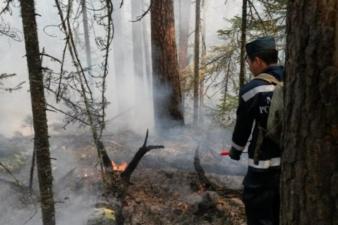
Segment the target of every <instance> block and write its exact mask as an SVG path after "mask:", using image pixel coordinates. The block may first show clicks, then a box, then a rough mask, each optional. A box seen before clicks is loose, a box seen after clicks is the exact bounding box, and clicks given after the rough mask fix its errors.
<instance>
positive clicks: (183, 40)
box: [178, 0, 191, 70]
mask: <svg viewBox="0 0 338 225" xmlns="http://www.w3.org/2000/svg"><path fill="white" fill-rule="evenodd" d="M179 6H180V7H179V18H180V21H179V40H178V44H179V48H178V52H179V55H178V61H179V66H180V70H183V69H184V68H185V67H186V66H188V64H189V58H188V44H189V27H190V26H189V25H190V11H191V0H179Z"/></svg>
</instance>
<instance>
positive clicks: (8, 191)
mask: <svg viewBox="0 0 338 225" xmlns="http://www.w3.org/2000/svg"><path fill="white" fill-rule="evenodd" d="M191 137H193V138H191ZM143 138H144V137H142V136H140V135H136V134H133V133H130V132H120V133H118V134H115V135H107V136H106V137H105V145H106V148H107V151H108V153H109V155H110V157H111V159H112V160H114V161H116V162H117V163H121V162H123V161H126V162H128V161H129V160H130V159H131V157H132V156H133V154H134V153H135V152H136V151H137V149H138V147H140V146H141V145H142V143H143ZM196 139H199V141H198V142H196ZM201 140H202V141H201ZM16 142H18V143H19V142H20V141H19V140H16ZM22 143H23V147H24V148H25V147H26V148H27V146H28V143H29V141H27V139H25V141H22ZM149 143H150V144H164V145H165V146H166V148H165V149H162V150H153V151H152V152H150V153H149V154H148V155H146V156H145V157H144V159H143V160H142V162H141V163H140V165H139V167H138V168H137V170H136V171H135V173H134V174H133V176H132V179H131V182H132V185H130V186H129V188H128V191H127V195H126V198H125V200H124V202H123V215H124V217H125V224H126V225H142V224H144V225H161V224H163V225H175V224H177V225H179V224H182V225H188V224H189V225H194V224H196V225H204V224H205V225H209V224H210V225H218V224H220V225H221V224H225V225H227V224H229V225H231V224H233V225H243V224H245V221H244V208H243V204H242V202H241V201H240V198H239V197H231V196H230V197H229V196H226V195H223V194H221V193H216V192H213V191H208V190H206V189H205V188H203V187H202V186H201V185H200V183H199V180H198V176H197V174H196V173H195V171H194V168H193V153H194V151H195V149H196V147H197V145H199V146H200V149H202V150H203V149H204V150H203V151H202V152H201V163H202V166H203V167H204V168H205V170H206V173H207V176H208V177H209V178H210V179H211V180H213V181H214V182H216V183H218V184H219V185H223V186H225V187H228V188H232V189H240V188H241V180H242V174H243V167H244V166H243V165H239V166H238V165H235V164H232V162H231V161H230V160H226V159H223V158H221V157H219V156H218V155H217V151H218V149H219V148H220V146H217V145H216V144H210V143H214V141H213V140H212V139H210V138H207V139H205V140H203V139H202V138H198V137H196V134H193V133H181V134H180V135H178V136H175V138H172V137H170V135H169V136H166V137H165V138H160V137H150V140H149ZM213 149H214V150H213ZM27 151H28V153H27ZM27 151H26V150H25V151H24V154H23V155H26V164H25V165H24V166H22V168H21V170H18V171H16V172H15V175H16V176H17V177H18V179H19V180H22V181H24V182H23V183H27V182H26V181H27V180H28V178H27V176H28V174H29V172H28V171H29V167H30V154H29V151H31V148H30V149H28V150H27ZM51 151H52V157H53V158H55V160H54V161H53V174H54V185H55V188H54V192H55V200H56V202H57V203H56V210H57V215H56V219H57V221H58V224H60V225H69V224H72V225H85V224H87V221H88V219H89V218H90V216H91V214H92V212H93V211H95V208H96V207H97V205H98V203H100V202H102V201H104V198H103V197H102V193H103V190H102V187H101V180H100V173H99V171H98V169H97V160H96V152H95V149H94V148H93V146H92V144H91V139H90V136H85V135H81V136H74V135H67V136H63V137H62V136H58V137H53V138H52V139H51ZM236 166H237V167H236ZM0 175H1V177H5V178H6V180H10V179H11V178H10V177H8V176H7V174H5V173H3V172H2V173H1V174H0ZM1 177H0V178H1ZM36 184H37V181H36V180H35V186H34V190H35V193H37V192H38V191H37V190H38V188H37V185H36ZM0 187H1V188H0V200H1V203H0V218H1V219H0V224H6V225H21V224H27V225H33V224H34V225H37V224H40V223H41V222H40V221H41V218H40V213H39V205H38V197H36V196H37V195H36V194H33V195H32V197H27V196H28V194H27V193H26V189H25V188H24V191H22V189H20V188H19V189H18V190H17V189H16V188H13V184H8V183H4V182H2V181H0ZM22 199H26V200H22ZM27 199H28V200H27ZM14 210H15V212H16V215H15V217H14V218H13V215H11V212H13V211H14Z"/></svg>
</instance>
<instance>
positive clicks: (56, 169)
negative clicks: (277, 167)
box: [0, 1, 245, 225]
mask: <svg viewBox="0 0 338 225" xmlns="http://www.w3.org/2000/svg"><path fill="white" fill-rule="evenodd" d="M118 2H119V1H118ZM208 4H210V6H209V7H208V13H207V22H206V23H207V31H206V33H207V46H209V47H210V46H212V45H215V44H217V43H219V40H218V39H217V35H216V31H217V30H218V29H220V28H222V27H224V26H225V24H224V23H225V21H224V18H223V17H225V16H228V15H229V16H230V12H229V11H230V10H227V11H228V12H227V13H229V14H228V15H225V14H224V12H226V10H225V9H231V12H234V11H235V10H233V9H234V8H239V6H236V4H235V1H233V3H232V4H233V5H234V7H229V6H228V7H227V8H225V7H224V4H223V2H222V1H210V2H208ZM36 7H37V13H38V14H40V15H41V16H38V17H37V20H38V28H39V39H40V49H42V48H44V49H45V52H46V53H48V54H49V55H53V56H55V57H57V58H60V57H61V54H62V48H63V43H64V39H63V38H64V36H63V34H62V33H60V31H59V30H58V29H57V28H56V27H55V26H53V25H57V24H59V20H58V18H59V17H58V15H57V12H56V9H55V7H53V4H51V3H50V2H47V1H36ZM114 8H115V10H121V12H123V14H124V19H123V23H122V26H123V29H122V33H120V34H119V33H118V32H117V30H118V28H117V27H116V28H117V29H116V33H115V35H116V36H115V38H114V40H113V44H112V51H111V56H110V61H109V74H108V78H107V79H108V80H107V92H106V97H107V99H108V101H109V103H110V104H109V105H108V108H107V124H106V131H105V132H106V136H105V140H104V141H105V143H110V141H112V140H114V141H115V140H116V141H117V142H119V144H121V147H120V149H119V150H121V151H116V149H115V152H114V151H113V150H111V151H110V152H109V154H110V156H112V158H114V159H117V160H125V161H129V160H130V159H131V157H132V156H133V154H134V153H135V152H136V151H137V149H138V147H140V146H141V145H142V144H143V140H144V134H145V130H146V129H147V128H150V139H149V141H148V143H149V144H164V145H165V146H166V148H165V149H163V150H154V151H152V152H150V154H148V155H146V156H145V158H144V160H142V163H141V165H140V166H144V167H150V168H151V167H157V168H172V167H174V168H178V169H184V170H189V171H193V164H192V162H193V156H194V152H195V150H196V148H197V147H198V146H199V149H200V152H201V163H202V165H203V166H204V168H205V169H206V171H207V172H215V173H220V174H237V175H239V174H243V173H244V172H245V166H244V165H245V159H243V161H242V163H239V164H238V163H234V162H232V161H231V160H229V159H228V158H222V157H220V156H219V151H220V150H221V149H222V148H223V147H229V143H230V139H231V131H230V130H224V129H223V128H220V127H218V126H217V125H215V124H214V123H212V122H211V121H209V122H207V120H206V119H204V121H205V122H204V123H203V125H202V126H201V127H199V128H191V127H190V126H189V124H190V120H189V115H191V113H190V114H189V111H187V113H186V118H188V119H187V120H186V121H187V127H186V128H182V127H176V128H171V129H166V130H163V131H162V132H161V133H157V132H156V130H155V128H154V112H153V96H152V95H153V93H152V77H151V74H148V73H147V71H143V72H144V73H143V74H144V76H143V77H139V76H135V71H134V65H133V63H134V61H133V47H134V46H133V44H134V43H133V41H132V33H131V24H130V21H131V20H132V18H131V15H130V11H131V9H130V2H129V1H125V3H124V6H123V7H122V8H121V9H118V7H114ZM193 11H194V10H192V15H191V18H194V16H193V14H194V12H193ZM114 13H115V12H114ZM3 19H4V20H5V21H8V23H10V24H11V26H12V27H14V28H16V29H18V30H21V29H22V24H21V17H20V13H19V8H13V14H12V15H11V16H4V18H3ZM144 19H145V20H146V21H148V22H149V16H147V17H145V18H144ZM191 20H193V19H191ZM115 22H116V21H115ZM148 24H149V23H148ZM191 24H194V23H193V22H191ZM51 25H52V26H51ZM191 30H193V29H191ZM92 32H93V30H92ZM96 32H98V33H96V35H100V31H96ZM147 33H148V35H150V27H149V26H148V27H147ZM81 35H82V33H81V29H80V32H79V37H80V38H83V37H82V36H81ZM93 35H94V33H92V34H91V36H93ZM119 35H120V37H119ZM149 37H150V36H149ZM0 39H1V40H2V41H1V42H0V52H1V55H2V56H1V58H0V65H1V71H0V72H1V73H4V72H6V73H16V74H17V76H16V77H15V78H13V79H10V80H6V81H5V82H4V83H5V85H9V86H13V85H15V84H17V83H19V82H21V81H26V83H25V85H24V86H23V88H22V89H20V90H18V91H15V92H11V93H9V92H2V91H1V92H0V104H1V110H0V118H1V120H0V135H4V136H6V137H13V136H14V137H16V138H17V139H15V141H16V142H17V144H20V143H21V142H20V134H21V135H24V136H27V137H26V139H25V141H22V143H21V146H20V148H21V149H22V151H23V153H24V155H25V157H26V162H27V164H26V165H25V168H23V169H22V171H19V172H18V174H16V175H18V177H19V179H20V180H22V181H23V182H24V183H25V184H27V182H28V171H29V167H30V165H29V164H30V157H31V154H32V138H31V136H30V135H32V127H31V122H30V119H29V118H30V117H31V103H30V95H29V85H28V73H27V65H26V58H25V46H24V43H23V42H16V41H13V40H11V39H9V38H7V37H5V36H0ZM190 43H192V42H190ZM91 44H92V46H94V43H91ZM148 44H149V46H150V43H149V40H148ZM114 51H116V52H117V53H118V55H117V57H114V56H113V52H114ZM84 52H85V51H84V50H83V52H82V53H81V60H82V61H83V62H85V60H86V57H85V54H84ZM122 53H123V57H122ZM100 57H101V52H93V60H92V63H93V71H94V72H95V70H98V69H99V68H100V64H99V61H100ZM66 64H67V65H68V66H69V65H70V64H71V63H70V62H67V63H66ZM44 65H45V66H48V67H50V68H53V69H55V65H54V64H52V63H51V62H50V61H47V60H46V61H44ZM150 67H151V65H150ZM144 68H145V67H144ZM168 93H170V91H169V92H168V90H164V89H162V90H157V94H163V95H168ZM47 99H48V102H49V103H53V102H54V101H55V100H54V97H53V96H50V95H47ZM188 104H189V103H188ZM47 116H48V123H49V128H50V129H49V131H50V134H51V136H52V138H51V154H52V158H55V159H56V160H53V162H52V163H53V174H54V184H55V200H56V201H57V204H56V212H57V215H56V220H57V221H58V222H57V224H59V225H69V224H74V225H82V224H85V222H86V221H87V215H88V214H89V213H90V211H91V209H93V205H94V204H95V202H96V201H97V193H95V191H93V190H87V189H81V188H80V189H77V191H74V188H73V186H72V185H74V183H77V181H79V180H76V179H80V178H79V177H78V176H77V175H76V174H77V172H78V171H79V170H80V169H81V164H80V163H79V162H78V161H77V159H75V158H74V157H72V156H71V155H70V153H69V152H71V151H73V150H74V149H77V150H79V151H82V149H79V148H75V147H74V145H75V144H78V143H83V142H86V144H87V145H89V142H90V140H91V138H90V137H88V136H84V134H85V133H86V132H87V129H85V128H81V129H79V128H78V125H72V126H68V127H67V130H64V129H63V128H62V125H63V118H64V116H63V115H61V114H58V113H55V112H48V115H47ZM206 118H207V116H206ZM167 123H168V124H169V123H172V121H167ZM164 125H166V124H164ZM125 131H128V132H125ZM130 131H132V132H130ZM74 133H75V134H77V135H79V139H72V138H71V136H70V135H69V134H74ZM111 133H113V135H111ZM62 135H64V136H66V137H67V138H66V139H63V140H58V139H57V136H62ZM67 135H69V136H67ZM128 135H130V136H128ZM21 138H22V137H21ZM21 140H23V139H21ZM107 147H108V148H109V144H107ZM0 155H1V154H0ZM74 168H75V170H74V171H75V172H74V174H73V175H72V176H71V178H72V179H71V181H69V180H68V181H64V180H63V179H64V178H65V177H67V174H68V173H69V172H71V171H72V170H73V169H74ZM76 171H77V172H76ZM2 175H3V174H2ZM6 179H10V178H8V177H6ZM74 179H75V181H74ZM78 183H81V182H78ZM35 184H37V181H36V180H35ZM34 189H35V190H38V188H37V186H35V187H34ZM27 196H28V194H27V192H22V193H21V194H20V190H17V189H15V188H13V187H12V186H11V185H9V184H5V183H3V182H1V181H0V201H1V204H0V224H6V225H21V224H24V223H25V222H26V224H27V225H37V224H41V214H40V205H39V204H38V201H37V199H30V198H27ZM33 198H36V197H33ZM22 201H23V202H22ZM14 212H15V215H14Z"/></svg>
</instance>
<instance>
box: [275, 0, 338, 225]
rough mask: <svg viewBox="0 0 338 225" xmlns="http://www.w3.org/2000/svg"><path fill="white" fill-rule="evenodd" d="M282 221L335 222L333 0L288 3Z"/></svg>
mask: <svg viewBox="0 0 338 225" xmlns="http://www.w3.org/2000/svg"><path fill="white" fill-rule="evenodd" d="M288 10H289V12H288V24H287V25H288V26H287V34H288V37H287V70H286V75H287V76H286V92H285V94H286V96H285V101H286V103H285V108H286V110H285V122H284V125H285V126H284V132H283V133H284V138H283V139H284V140H283V144H284V146H283V147H284V152H283V157H282V180H281V224H282V225H295V224H297V225H337V224H338V202H337V201H338V200H337V199H338V151H337V150H338V141H337V140H338V116H337V115H338V105H337V104H338V13H337V12H338V2H337V1H321V0H316V1H315V0H292V1H289V5H288Z"/></svg>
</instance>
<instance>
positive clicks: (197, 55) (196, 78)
mask: <svg viewBox="0 0 338 225" xmlns="http://www.w3.org/2000/svg"><path fill="white" fill-rule="evenodd" d="M200 11H201V0H196V18H195V50H194V52H195V53H194V55H195V59H194V125H197V123H198V100H199V97H198V96H199V84H200V71H199V66H200V24H201V16H200Z"/></svg>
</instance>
